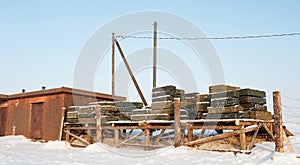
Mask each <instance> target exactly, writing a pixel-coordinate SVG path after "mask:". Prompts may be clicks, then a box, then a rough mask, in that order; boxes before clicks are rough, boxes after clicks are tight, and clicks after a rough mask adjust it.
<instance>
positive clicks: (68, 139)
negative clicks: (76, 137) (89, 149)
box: [66, 128, 70, 142]
mask: <svg viewBox="0 0 300 165" xmlns="http://www.w3.org/2000/svg"><path fill="white" fill-rule="evenodd" d="M66 132H70V129H69V128H66ZM66 141H67V142H70V135H69V134H67V133H66Z"/></svg>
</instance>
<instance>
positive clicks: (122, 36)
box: [116, 32, 300, 40]
mask: <svg viewBox="0 0 300 165" xmlns="http://www.w3.org/2000/svg"><path fill="white" fill-rule="evenodd" d="M286 36H300V32H294V33H281V34H263V35H246V36H224V37H157V39H159V40H230V39H258V38H272V37H286ZM116 38H121V39H127V38H128V39H153V37H151V36H136V35H117V36H116Z"/></svg>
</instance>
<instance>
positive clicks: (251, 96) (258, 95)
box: [205, 85, 272, 120]
mask: <svg viewBox="0 0 300 165" xmlns="http://www.w3.org/2000/svg"><path fill="white" fill-rule="evenodd" d="M214 87H216V88H214ZM228 89H230V90H228ZM209 90H210V91H213V93H210V94H209V96H208V97H209V100H210V106H209V107H207V115H206V116H205V118H207V119H245V118H251V119H261V120H271V119H272V114H271V112H268V111H267V106H266V105H265V104H266V98H265V97H266V93H265V92H264V91H260V90H255V89H249V88H246V89H240V88H239V87H233V86H228V87H226V86H224V85H221V86H211V87H210V88H209ZM224 90H225V91H224ZM226 90H227V91H226Z"/></svg>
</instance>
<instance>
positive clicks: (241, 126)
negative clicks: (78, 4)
mask: <svg viewBox="0 0 300 165" xmlns="http://www.w3.org/2000/svg"><path fill="white" fill-rule="evenodd" d="M273 123H274V120H256V119H218V120H216V119H201V120H180V123H179V125H180V130H181V135H180V139H181V140H180V145H187V146H193V145H197V144H198V142H197V140H198V141H199V139H202V140H201V141H203V140H204V141H205V142H206V141H211V140H212V141H213V140H214V139H205V138H204V136H201V135H198V136H196V135H195V134H194V133H193V132H194V130H202V131H201V134H203V135H204V132H205V130H217V131H218V132H219V133H222V132H224V130H232V131H229V133H230V134H228V133H224V134H219V135H217V136H216V139H222V137H223V136H224V137H228V136H235V135H240V140H241V146H240V149H241V150H251V149H252V147H253V145H254V144H253V143H254V140H255V138H256V135H257V132H258V130H259V128H261V127H264V129H265V130H267V132H268V133H269V136H270V137H271V138H274V136H273V133H272V132H273V130H272V129H273ZM174 125H175V121H174V120H172V121H164V120H148V121H110V122H106V123H102V124H101V126H99V125H98V126H97V125H95V124H92V123H90V124H88V123H86V124H85V125H81V124H68V123H65V126H64V131H65V132H69V133H66V140H67V141H70V139H71V138H70V137H73V139H77V140H79V141H82V143H83V144H85V145H87V144H88V142H87V141H86V140H82V139H81V138H80V136H77V135H75V134H76V132H77V133H78V132H81V133H82V131H85V132H86V133H88V134H90V136H91V138H92V139H94V141H92V142H90V143H93V142H97V141H98V142H103V141H105V138H106V137H105V136H106V135H105V131H108V130H109V131H110V132H111V134H112V136H113V137H112V138H113V146H115V147H121V146H122V145H131V146H132V145H135V146H136V145H139V146H142V147H145V150H149V149H153V148H157V147H163V146H161V145H159V142H160V140H161V138H162V137H163V136H164V133H165V130H175V127H174ZM249 126H251V127H253V126H254V127H255V128H252V129H251V130H250V131H255V132H254V134H253V138H252V140H251V141H249V142H248V144H249V145H247V140H246V136H245V133H246V132H247V128H248V127H249ZM99 127H101V128H99ZM99 130H101V133H99ZM126 130H127V131H126ZM133 130H142V132H140V133H139V134H138V135H134V136H132V135H131V134H132V132H133ZM154 130H161V133H160V134H159V135H156V136H152V131H154ZM71 132H73V133H71ZM112 132H113V133H112ZM185 132H187V134H186V135H185ZM227 132H228V131H227ZM99 134H101V135H99ZM231 134H232V135H231ZM143 135H144V144H143V145H141V144H133V143H129V142H130V141H132V140H135V139H136V138H138V137H140V136H143ZM99 136H101V138H100V137H99ZM96 137H99V138H100V139H98V140H97V138H96ZM184 137H187V140H186V141H183V140H182V139H183V138H184ZM206 138H210V137H206ZM200 143H201V142H200ZM247 146H248V147H247Z"/></svg>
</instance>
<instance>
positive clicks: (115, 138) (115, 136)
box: [114, 128, 119, 146]
mask: <svg viewBox="0 0 300 165" xmlns="http://www.w3.org/2000/svg"><path fill="white" fill-rule="evenodd" d="M114 143H115V146H117V145H118V144H119V130H118V129H116V128H115V129H114Z"/></svg>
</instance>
